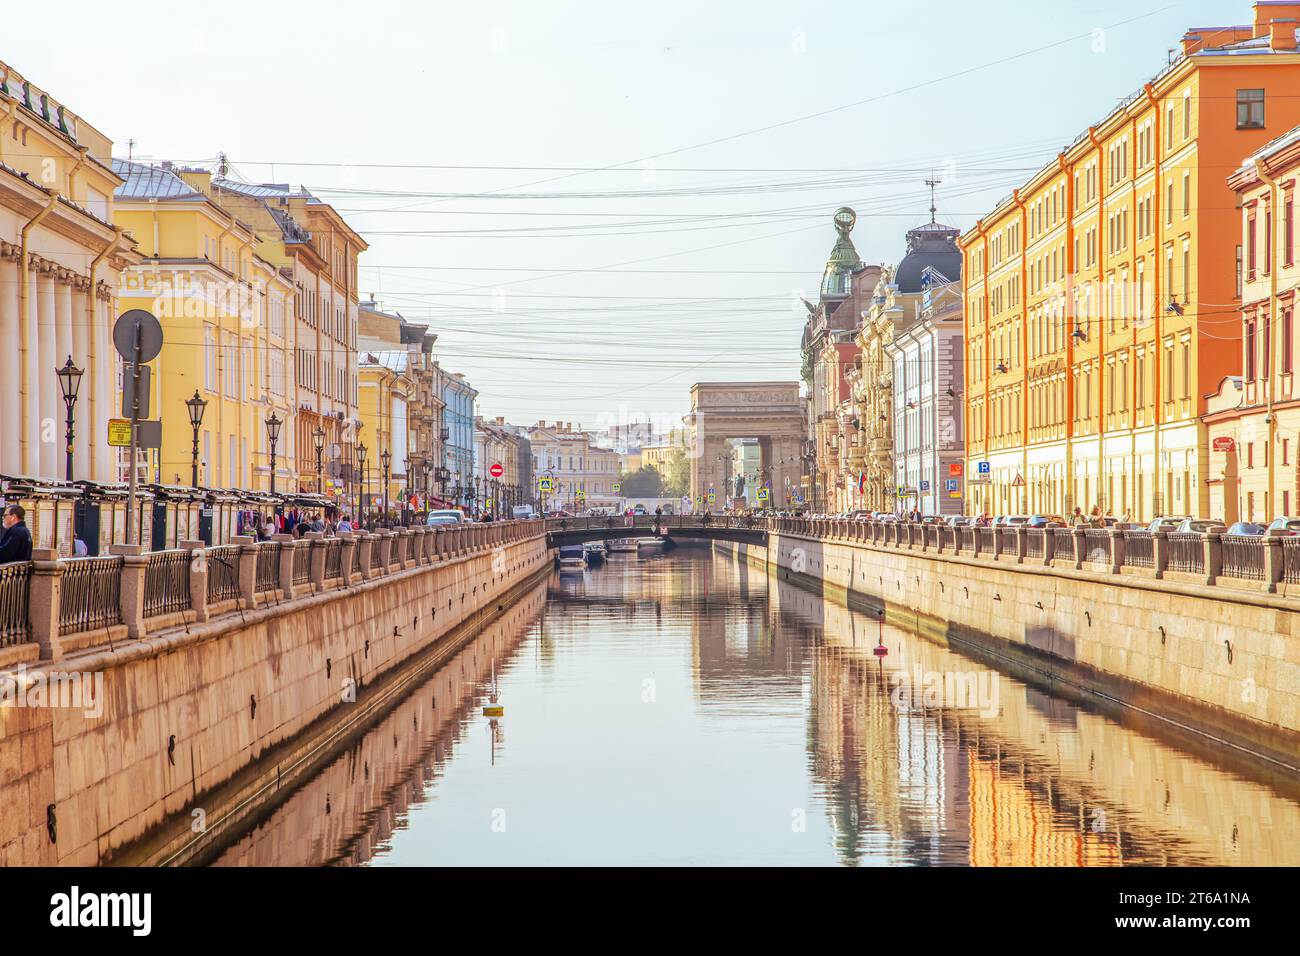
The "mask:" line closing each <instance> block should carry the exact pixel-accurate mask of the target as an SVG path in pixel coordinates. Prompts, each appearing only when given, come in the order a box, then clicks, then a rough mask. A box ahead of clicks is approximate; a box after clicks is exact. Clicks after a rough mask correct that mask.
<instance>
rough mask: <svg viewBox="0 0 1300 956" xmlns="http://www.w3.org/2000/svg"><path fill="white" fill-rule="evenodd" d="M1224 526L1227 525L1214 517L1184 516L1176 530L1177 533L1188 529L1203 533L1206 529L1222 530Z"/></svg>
mask: <svg viewBox="0 0 1300 956" xmlns="http://www.w3.org/2000/svg"><path fill="white" fill-rule="evenodd" d="M1225 527H1227V526H1226V525H1225V524H1224V523H1223V522H1222V521H1219V520H1218V519H1216V518H1184V519H1183V522H1182V524H1180V525H1179V526H1178V528H1177V530H1178V533H1179V534H1186V533H1187V532H1189V531H1195V532H1196V533H1197V534H1203V533H1205V532H1206V531H1222V530H1223V529H1224V528H1225Z"/></svg>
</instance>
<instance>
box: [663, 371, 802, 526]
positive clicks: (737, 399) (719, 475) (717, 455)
mask: <svg viewBox="0 0 1300 956" xmlns="http://www.w3.org/2000/svg"><path fill="white" fill-rule="evenodd" d="M685 422H686V425H687V426H688V427H689V429H690V437H691V442H690V445H689V449H690V452H689V453H690V456H691V499H692V500H694V499H695V498H696V497H697V496H701V495H707V494H708V492H709V489H710V488H714V489H716V492H717V502H716V504H715V505H714V509H715V510H718V509H721V508H722V507H725V505H726V502H727V500H728V498H729V497H730V493H729V491H728V484H727V479H728V477H729V475H730V471H731V457H732V456H731V454H729V450H730V449H729V446H728V440H729V439H733V438H735V439H740V438H755V439H758V446H759V449H760V460H759V468H758V471H759V474H760V475H761V476H762V478H761V480H760V481H759V484H763V483H766V482H768V481H770V482H771V489H772V496H771V498H770V499H769V504H770V506H771V507H773V508H783V507H785V505H786V502H787V500H789V499H788V496H789V495H793V494H795V493H797V492H798V491H799V476H800V472H801V469H800V461H799V452H800V449H801V447H802V443H803V440H804V428H805V426H804V411H803V404H802V402H801V400H800V398H799V383H798V382H697V383H696V384H695V385H692V386H691V413H690V414H689V415H688V416H686V419H685Z"/></svg>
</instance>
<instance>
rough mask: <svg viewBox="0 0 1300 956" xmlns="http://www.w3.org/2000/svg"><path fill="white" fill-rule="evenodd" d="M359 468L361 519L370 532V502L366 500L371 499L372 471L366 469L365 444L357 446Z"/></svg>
mask: <svg viewBox="0 0 1300 956" xmlns="http://www.w3.org/2000/svg"><path fill="white" fill-rule="evenodd" d="M357 467H358V468H360V469H361V512H362V514H361V516H360V517H361V518H362V520H363V521H364V523H365V527H366V530H367V531H368V530H370V520H369V514H370V512H369V502H368V501H367V500H366V499H368V498H369V497H370V469H368V468H367V467H366V446H365V443H364V442H362V443H361V444H359V445H357Z"/></svg>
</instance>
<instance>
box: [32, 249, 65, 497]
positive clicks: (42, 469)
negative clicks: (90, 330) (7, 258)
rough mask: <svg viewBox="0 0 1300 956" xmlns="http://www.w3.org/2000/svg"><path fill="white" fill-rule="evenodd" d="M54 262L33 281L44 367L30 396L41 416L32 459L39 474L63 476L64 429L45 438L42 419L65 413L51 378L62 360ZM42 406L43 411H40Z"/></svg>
mask: <svg viewBox="0 0 1300 956" xmlns="http://www.w3.org/2000/svg"><path fill="white" fill-rule="evenodd" d="M54 268H55V267H54V265H53V264H52V263H48V264H45V265H42V266H41V268H40V269H39V270H37V272H36V275H35V276H33V279H35V280H36V281H35V282H34V283H33V285H34V287H35V288H36V290H37V293H36V309H37V320H36V321H37V328H36V334H37V338H38V339H39V341H40V346H39V348H40V355H41V358H40V366H39V372H38V377H37V378H36V379H34V380H31V381H29V382H28V385H29V387H30V388H31V394H30V395H29V396H28V401H29V402H30V406H29V407H30V408H31V411H32V412H34V413H35V414H36V416H37V443H36V446H35V448H34V449H33V450H34V451H35V452H36V454H35V455H34V456H33V458H32V460H33V461H35V462H37V463H38V470H37V471H36V472H35V474H38V475H46V476H50V477H53V476H54V475H61V474H62V473H63V469H62V468H61V467H60V462H61V458H60V456H59V452H60V451H61V450H62V448H63V442H62V441H61V438H62V435H63V429H62V427H61V426H56V430H57V431H58V437H56V438H55V440H54V441H52V442H48V441H44V440H42V438H43V436H41V434H40V427H39V423H40V422H41V421H46V420H49V421H52V422H56V423H57V422H61V421H63V417H64V416H63V415H61V414H60V413H59V408H58V407H57V405H56V404H55V403H56V402H57V403H58V405H62V404H63V401H62V399H59V398H57V396H58V394H59V384H58V382H54V381H51V379H52V378H53V372H54V369H56V368H58V367H59V366H60V365H61V364H63V363H62V359H61V358H56V357H55V353H54V328H55V325H56V324H57V317H56V313H57V311H58V307H57V300H58V297H57V296H56V295H55V285H54ZM37 409H39V411H37Z"/></svg>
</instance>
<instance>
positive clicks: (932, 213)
mask: <svg viewBox="0 0 1300 956" xmlns="http://www.w3.org/2000/svg"><path fill="white" fill-rule="evenodd" d="M941 182H943V180H942V179H935V178H934V173H931V174H930V178H929V179H927V180H926V181H925V184H926V185H927V186H929V187H930V224H931V225H935V224H937V222H938V220H937V219H935V218H934V217H935V213H937V212H938V211H939V210H938V209H937V208H936V207H935V204H934V187H935V186H938V185H939V184H940V183H941Z"/></svg>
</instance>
